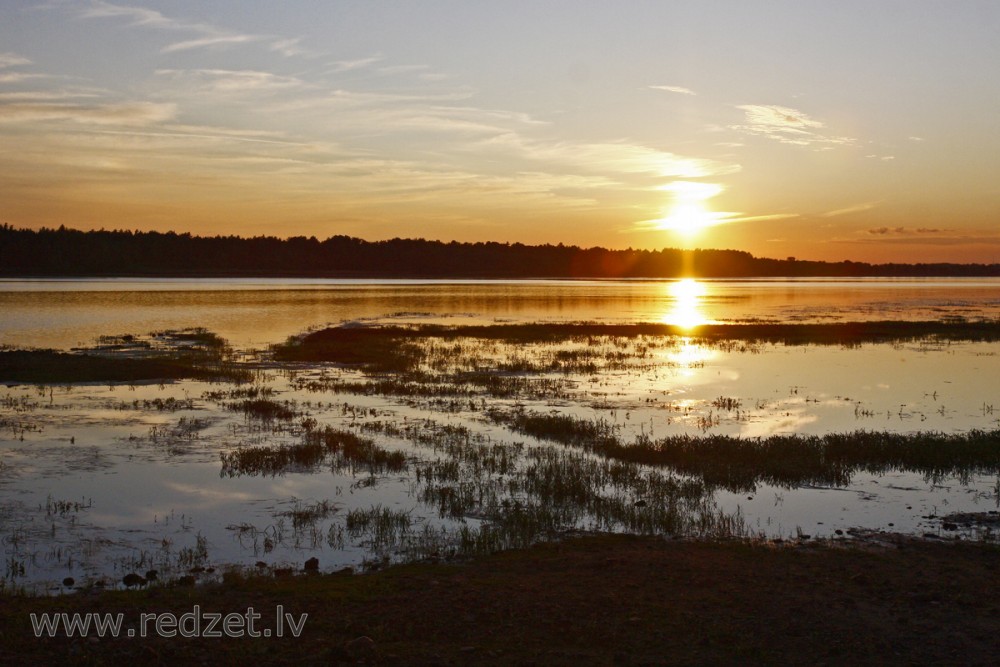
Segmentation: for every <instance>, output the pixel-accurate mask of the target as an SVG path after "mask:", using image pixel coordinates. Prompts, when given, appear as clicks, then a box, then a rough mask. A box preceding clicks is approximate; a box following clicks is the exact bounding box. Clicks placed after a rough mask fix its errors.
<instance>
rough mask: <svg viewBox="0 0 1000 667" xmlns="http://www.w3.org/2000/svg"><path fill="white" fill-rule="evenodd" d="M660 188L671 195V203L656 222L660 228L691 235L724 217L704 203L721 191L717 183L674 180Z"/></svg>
mask: <svg viewBox="0 0 1000 667" xmlns="http://www.w3.org/2000/svg"><path fill="white" fill-rule="evenodd" d="M660 189H661V190H666V191H667V192H670V193H671V194H672V195H673V204H672V205H671V207H670V209H669V211H667V214H666V215H665V216H664V217H663V218H661V219H660V220H659V221H658V223H657V227H659V228H660V229H663V230H668V231H672V232H677V233H678V234H680V235H682V236H693V235H695V234H697V233H698V232H700V231H702V230H703V229H705V228H707V227H711V226H713V225H716V224H718V223H720V222H722V221H723V220H724V219H725V217H726V214H723V213H715V212H713V211H710V210H709V209H708V207H707V206H706V205H705V203H704V202H705V201H706V200H708V199H711V198H712V197H714V196H716V195H717V194H719V193H720V192H722V186H721V185H719V184H717V183H700V182H696V181H674V182H673V183H669V184H667V185H665V186H663V187H662V188H660Z"/></svg>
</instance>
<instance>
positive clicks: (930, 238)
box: [835, 227, 1000, 246]
mask: <svg viewBox="0 0 1000 667" xmlns="http://www.w3.org/2000/svg"><path fill="white" fill-rule="evenodd" d="M835 242H837V243H852V244H859V243H878V244H889V245H922V246H983V245H1000V236H997V235H996V234H989V233H958V232H957V230H954V229H945V228H933V227H915V228H909V227H873V228H871V229H868V230H866V231H864V232H863V233H862V234H859V235H858V236H854V237H851V238H840V239H835Z"/></svg>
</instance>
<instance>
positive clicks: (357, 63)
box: [329, 56, 382, 73]
mask: <svg viewBox="0 0 1000 667" xmlns="http://www.w3.org/2000/svg"><path fill="white" fill-rule="evenodd" d="M381 61H382V56H370V57H368V58H357V59H355V60H337V61H334V62H332V63H330V70H329V71H330V72H333V73H339V72H350V71H351V70H355V69H362V68H365V67H368V66H370V65H374V64H375V63H378V62H381Z"/></svg>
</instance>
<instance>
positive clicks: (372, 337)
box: [272, 320, 1000, 372]
mask: <svg viewBox="0 0 1000 667" xmlns="http://www.w3.org/2000/svg"><path fill="white" fill-rule="evenodd" d="M638 337H644V338H647V339H649V340H650V341H656V340H658V339H662V338H664V337H671V338H678V339H686V340H693V341H695V342H701V343H713V342H721V341H729V342H730V343H732V342H741V343H745V344H754V343H779V344H784V345H807V344H809V345H842V346H848V347H850V346H856V345H862V344H866V343H899V342H907V341H914V340H919V339H925V340H927V339H929V340H933V341H997V340H1000V322H996V321H980V322H971V321H965V320H963V321H925V322H901V321H884V322H848V323H825V324H776V323H760V322H751V323H742V324H706V325H702V326H699V327H697V328H696V329H695V330H693V331H692V330H691V329H689V328H683V327H678V326H673V325H668V324H659V323H639V324H597V323H593V322H574V323H531V324H497V325H481V326H471V325H470V326H443V325H421V326H413V327H400V326H372V327H357V326H352V327H343V326H341V327H330V328H327V329H322V330H320V331H314V332H311V333H308V334H305V335H303V336H300V337H296V338H292V339H289V340H288V341H287V342H285V343H284V344H281V345H277V346H274V347H273V348H272V353H273V355H274V358H275V359H277V360H281V361H333V362H339V363H343V364H357V365H360V366H361V367H363V368H366V369H369V370H372V371H378V372H406V371H411V370H414V369H415V368H416V367H417V366H418V364H419V363H420V362H421V360H422V358H423V357H425V356H427V353H428V352H434V351H435V348H434V347H431V348H425V349H421V348H420V347H418V346H417V345H416V343H417V342H419V341H422V340H427V339H435V340H436V341H437V342H438V344H437V347H438V348H439V349H443V350H444V351H445V354H446V356H451V357H455V356H462V351H463V346H464V345H467V344H468V341H470V340H475V341H479V342H480V343H481V342H482V341H491V342H501V343H506V344H509V345H515V346H524V345H538V344H553V343H565V342H567V341H577V342H583V343H586V345H587V346H590V347H594V346H597V345H599V344H600V343H601V342H602V341H609V342H611V343H612V344H614V345H616V346H619V347H620V345H621V342H622V341H626V340H634V339H636V338H638ZM438 356H440V355H438ZM598 356H599V355H597V354H592V353H591V354H588V353H586V352H581V351H578V352H576V353H572V352H570V351H563V352H562V354H561V355H556V356H555V357H554V358H555V359H556V360H557V361H562V362H580V361H585V362H586V363H593V360H594V359H596V358H598ZM605 356H607V355H606V354H605ZM628 356H630V357H640V358H641V356H642V355H641V354H640V355H635V354H633V355H628ZM616 359H617V360H618V361H622V360H624V359H625V357H617V358H616V357H615V356H614V355H612V356H611V357H610V360H612V361H614V360H616ZM507 363H508V365H509V369H518V371H519V372H523V371H528V370H530V371H533V372H537V371H538V370H540V369H539V368H538V367H537V366H535V365H533V363H532V362H530V361H524V360H521V361H520V362H518V361H517V360H508V362H507Z"/></svg>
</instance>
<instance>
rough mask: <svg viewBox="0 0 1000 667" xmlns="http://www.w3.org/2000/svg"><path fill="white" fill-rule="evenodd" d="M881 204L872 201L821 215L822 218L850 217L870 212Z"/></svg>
mask: <svg viewBox="0 0 1000 667" xmlns="http://www.w3.org/2000/svg"><path fill="white" fill-rule="evenodd" d="M880 203H881V202H877V201H870V202H865V203H863V204H855V205H854V206H848V207H846V208H838V209H836V210H833V211H827V212H826V213H821V214H820V217H821V218H836V217H839V216H841V215H850V214H852V213H861V212H863V211H870V210H871V209H873V208H875V207H876V206H878V205H879V204H880Z"/></svg>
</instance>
